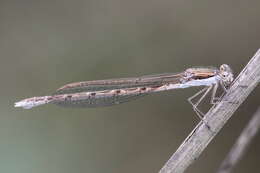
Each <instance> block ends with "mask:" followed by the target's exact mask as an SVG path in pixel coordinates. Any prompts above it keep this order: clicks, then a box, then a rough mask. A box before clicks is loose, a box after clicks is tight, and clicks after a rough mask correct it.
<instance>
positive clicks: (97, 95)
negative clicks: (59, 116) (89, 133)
mask: <svg viewBox="0 0 260 173" xmlns="http://www.w3.org/2000/svg"><path fill="white" fill-rule="evenodd" d="M233 79H234V78H233V73H232V70H231V68H230V67H229V66H228V65H226V64H223V65H221V66H220V68H219V69H217V68H212V67H211V68H204V67H200V68H188V69H186V70H185V71H184V72H181V73H167V74H159V75H150V76H142V77H136V78H121V79H108V80H96V81H84V82H76V83H71V84H67V85H64V86H63V87H61V88H59V89H58V90H57V91H56V92H55V93H54V94H53V95H51V96H40V97H32V98H27V99H24V100H21V101H19V102H16V103H15V107H23V108H25V109H30V108H32V107H35V106H39V105H43V104H47V103H54V104H57V105H61V106H65V107H100V106H111V105H115V104H119V103H123V102H127V101H130V100H133V99H136V98H139V97H142V96H145V95H148V94H151V93H155V92H160V91H166V90H172V89H179V88H188V87H193V86H205V87H204V88H203V89H202V90H200V91H199V92H198V93H196V94H195V95H193V96H191V97H190V98H189V99H188V101H189V102H190V104H191V105H192V107H193V109H194V110H195V112H196V113H197V114H198V115H199V116H200V117H201V115H203V113H202V112H201V111H200V110H199V109H198V108H197V107H198V105H199V103H200V102H201V101H202V100H203V99H204V98H205V96H206V95H207V94H208V93H209V92H210V91H211V90H212V96H211V103H212V104H215V103H216V102H215V100H216V91H217V88H218V86H219V85H221V86H222V88H223V89H224V91H226V88H227V87H229V85H230V84H231V83H232V81H233ZM199 95H202V96H201V97H200V98H199V99H198V101H197V102H196V103H193V101H192V100H193V99H194V98H195V97H197V96H199Z"/></svg>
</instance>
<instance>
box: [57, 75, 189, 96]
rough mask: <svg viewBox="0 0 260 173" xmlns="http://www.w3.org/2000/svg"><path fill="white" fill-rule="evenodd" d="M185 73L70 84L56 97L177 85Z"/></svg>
mask: <svg viewBox="0 0 260 173" xmlns="http://www.w3.org/2000/svg"><path fill="white" fill-rule="evenodd" d="M183 76H184V73H165V74H158V75H149V76H142V77H136V78H121V79H108V80H96V81H83V82H76V83H70V84H67V85H64V86H62V87H61V88H59V89H58V90H57V91H56V92H55V93H54V95H57V94H69V93H77V92H90V91H102V90H111V89H122V88H134V87H145V86H156V85H161V84H165V83H177V82H179V81H180V78H181V77H183Z"/></svg>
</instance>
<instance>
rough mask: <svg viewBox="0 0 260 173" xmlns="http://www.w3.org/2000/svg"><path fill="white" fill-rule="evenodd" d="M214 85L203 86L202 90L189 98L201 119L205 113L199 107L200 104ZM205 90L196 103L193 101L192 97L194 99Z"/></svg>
mask: <svg viewBox="0 0 260 173" xmlns="http://www.w3.org/2000/svg"><path fill="white" fill-rule="evenodd" d="M212 87H213V85H210V86H207V87H205V88H203V89H202V90H200V91H199V92H197V93H196V94H194V95H193V96H191V97H190V98H188V101H189V103H190V104H191V105H192V107H193V110H194V111H195V112H196V114H197V115H198V117H199V118H200V119H201V120H202V119H203V116H204V113H203V112H202V111H200V110H199V109H198V105H199V104H200V103H201V101H202V100H203V99H204V98H205V97H206V95H207V94H208V93H209V91H210V90H211V89H212ZM203 92H204V94H203V95H202V96H201V97H200V99H199V100H198V101H197V102H196V103H193V102H192V99H194V98H195V97H197V96H198V95H200V94H202V93H203Z"/></svg>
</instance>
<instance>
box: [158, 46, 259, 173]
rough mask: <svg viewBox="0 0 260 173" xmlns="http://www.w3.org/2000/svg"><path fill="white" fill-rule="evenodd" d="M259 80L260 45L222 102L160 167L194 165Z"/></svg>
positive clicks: (175, 171)
mask: <svg viewBox="0 0 260 173" xmlns="http://www.w3.org/2000/svg"><path fill="white" fill-rule="evenodd" d="M259 80H260V49H259V50H258V51H257V52H256V54H255V55H254V57H253V58H251V60H250V61H249V63H248V64H247V65H246V67H245V68H244V69H243V70H242V72H241V73H240V74H239V76H238V77H237V78H236V80H235V81H234V83H233V84H232V86H231V87H230V88H229V90H228V91H227V93H226V94H225V95H224V96H223V98H222V100H221V101H220V103H218V104H217V105H216V106H215V107H212V108H211V109H210V110H209V112H208V113H207V114H206V115H205V117H204V119H203V120H204V122H206V123H207V125H209V126H210V129H209V128H208V127H207V125H205V123H202V122H200V123H199V124H198V125H197V126H196V127H195V129H194V130H193V131H192V132H191V133H190V134H189V136H188V137H187V138H186V139H185V140H184V142H183V143H182V144H181V146H180V147H179V148H178V149H177V151H176V152H175V153H174V154H173V155H172V156H171V158H170V159H169V160H168V161H167V163H166V164H165V165H164V166H163V168H162V169H161V170H160V173H181V172H184V171H185V169H186V168H187V167H188V166H189V165H191V164H192V163H193V162H194V161H195V160H196V159H197V158H198V157H199V156H200V154H201V153H202V151H203V150H204V149H205V148H206V147H207V145H208V144H209V142H210V141H211V140H212V139H213V138H214V137H215V136H216V134H217V133H218V132H219V131H220V129H221V128H222V127H223V126H224V124H225V123H226V122H227V120H228V119H229V118H230V117H231V116H232V115H233V113H234V112H235V111H236V109H237V108H238V107H239V106H240V105H241V104H242V103H243V101H244V100H245V99H246V98H247V96H248V95H249V94H250V93H251V92H252V91H253V89H254V88H255V87H256V86H257V84H258V83H259Z"/></svg>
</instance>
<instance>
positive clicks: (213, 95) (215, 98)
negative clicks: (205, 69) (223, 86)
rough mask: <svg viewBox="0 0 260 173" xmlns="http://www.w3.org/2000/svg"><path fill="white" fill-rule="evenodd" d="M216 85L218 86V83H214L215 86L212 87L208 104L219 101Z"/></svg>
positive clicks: (214, 103)
mask: <svg viewBox="0 0 260 173" xmlns="http://www.w3.org/2000/svg"><path fill="white" fill-rule="evenodd" d="M218 87H219V84H218V83H216V84H215V86H214V87H213V90H212V95H211V99H210V104H213V105H216V104H217V103H218V102H219V101H220V97H216V93H217V90H218Z"/></svg>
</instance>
